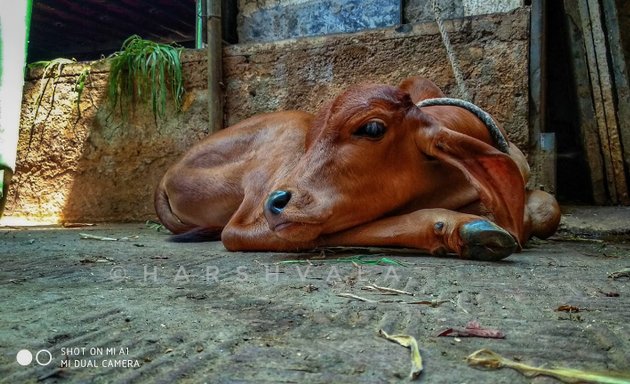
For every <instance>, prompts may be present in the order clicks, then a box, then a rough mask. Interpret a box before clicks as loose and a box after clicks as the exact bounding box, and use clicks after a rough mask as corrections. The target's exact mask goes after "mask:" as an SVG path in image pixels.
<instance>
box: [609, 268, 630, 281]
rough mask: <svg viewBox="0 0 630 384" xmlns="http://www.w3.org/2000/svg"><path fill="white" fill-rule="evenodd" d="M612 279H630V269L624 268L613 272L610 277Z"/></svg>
mask: <svg viewBox="0 0 630 384" xmlns="http://www.w3.org/2000/svg"><path fill="white" fill-rule="evenodd" d="M608 277H609V278H611V279H618V278H620V277H630V268H624V269H621V270H619V271H616V272H613V273H611V274H609V275H608Z"/></svg>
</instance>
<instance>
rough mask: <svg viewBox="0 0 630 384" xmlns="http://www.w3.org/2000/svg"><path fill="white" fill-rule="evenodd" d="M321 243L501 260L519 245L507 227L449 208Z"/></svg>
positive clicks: (411, 215) (419, 213)
mask: <svg viewBox="0 0 630 384" xmlns="http://www.w3.org/2000/svg"><path fill="white" fill-rule="evenodd" d="M318 245H320V246H383V247H388V246H394V247H407V248H417V249H422V250H425V251H428V252H430V253H431V254H438V255H439V254H444V253H449V252H452V253H456V254H457V255H458V256H459V257H460V258H464V259H474V260H491V261H495V260H500V259H503V258H505V257H507V256H509V255H510V254H512V253H513V252H514V251H516V249H517V248H518V244H517V243H516V241H515V239H514V238H513V237H512V235H510V234H509V233H508V232H507V231H506V230H504V229H503V228H501V227H499V226H498V225H496V224H494V223H492V222H491V221H489V220H487V219H485V218H483V217H481V216H476V215H470V214H466V213H461V212H456V211H451V210H447V209H439V208H436V209H422V210H419V211H415V212H412V213H409V214H405V215H400V216H393V217H388V218H385V219H382V220H377V221H374V222H370V223H368V224H364V225H360V226H358V227H355V228H351V229H349V230H347V231H343V232H339V233H335V234H331V235H326V236H323V237H322V238H321V241H320V243H318Z"/></svg>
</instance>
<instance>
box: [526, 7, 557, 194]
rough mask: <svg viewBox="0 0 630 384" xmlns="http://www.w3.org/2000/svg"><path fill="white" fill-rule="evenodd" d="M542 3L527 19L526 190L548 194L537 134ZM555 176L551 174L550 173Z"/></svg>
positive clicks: (543, 85)
mask: <svg viewBox="0 0 630 384" xmlns="http://www.w3.org/2000/svg"><path fill="white" fill-rule="evenodd" d="M545 9H546V0H533V1H532V5H531V16H530V30H531V37H530V46H529V144H530V153H531V154H532V156H531V160H530V162H531V166H532V170H533V172H532V177H531V179H530V181H529V185H528V187H529V188H532V189H544V190H547V191H548V190H550V189H552V187H551V186H546V185H544V182H545V181H544V180H546V178H545V177H544V175H543V174H544V173H545V172H547V171H546V170H545V169H543V168H544V167H543V161H542V151H541V145H540V144H541V143H540V137H541V136H540V134H541V133H543V132H545V116H546V109H545V107H546V105H547V102H546V95H547V81H546V73H547V68H546V64H547V62H546V57H545V52H546V46H547V40H546V38H545V36H546V29H547V28H546V26H547V25H546V15H545ZM554 172H555V170H554Z"/></svg>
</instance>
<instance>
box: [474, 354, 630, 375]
mask: <svg viewBox="0 0 630 384" xmlns="http://www.w3.org/2000/svg"><path fill="white" fill-rule="evenodd" d="M466 362H467V363H468V365H470V366H478V367H482V368H486V369H500V368H503V367H508V368H512V369H514V370H517V371H519V372H520V373H522V374H523V375H525V376H527V377H536V376H541V375H543V376H550V377H553V378H556V379H558V380H561V381H563V382H565V383H584V382H587V383H597V384H628V383H630V375H629V374H625V373H624V374H615V373H611V372H605V373H599V372H588V371H581V370H578V369H569V368H550V369H547V368H536V367H532V366H530V365H527V364H522V363H518V362H516V361H513V360H509V359H506V358H504V357H502V356H501V355H499V354H498V353H496V352H493V351H491V350H489V349H480V350H478V351H476V352H473V353H472V354H470V355H469V356H468V357H467V358H466Z"/></svg>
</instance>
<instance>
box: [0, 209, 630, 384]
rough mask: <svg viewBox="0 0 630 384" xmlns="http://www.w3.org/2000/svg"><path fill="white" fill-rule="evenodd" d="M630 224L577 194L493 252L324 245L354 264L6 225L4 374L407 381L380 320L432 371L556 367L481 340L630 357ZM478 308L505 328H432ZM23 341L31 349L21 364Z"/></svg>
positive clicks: (448, 379)
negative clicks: (411, 344) (493, 362)
mask: <svg viewBox="0 0 630 384" xmlns="http://www.w3.org/2000/svg"><path fill="white" fill-rule="evenodd" d="M629 230H630V210H628V209H626V208H598V209H584V208H581V209H573V210H568V211H567V212H566V214H565V216H564V219H563V227H562V230H561V231H560V232H559V234H558V235H557V236H556V237H554V238H553V239H551V240H547V241H533V242H530V243H529V244H528V246H527V248H526V249H525V250H524V251H523V252H522V253H520V254H516V255H513V256H510V257H509V258H508V259H506V260H504V261H502V262H498V263H489V262H473V261H461V260H457V259H452V258H437V257H428V256H422V255H418V254H416V253H413V252H411V253H409V252H402V251H393V250H373V249H370V250H363V249H353V250H343V251H341V250H335V251H334V252H333V251H328V252H326V254H327V255H328V256H329V258H333V259H337V258H346V259H347V258H349V257H353V256H357V255H364V257H361V258H359V259H358V260H359V263H355V264H353V263H351V262H334V261H331V260H328V261H325V260H318V259H319V258H320V257H321V256H320V255H319V254H317V253H314V254H277V253H251V254H245V253H228V252H226V251H225V250H224V249H223V247H222V245H221V244H220V243H199V244H174V243H169V242H167V241H166V238H167V236H166V235H165V234H163V233H160V232H157V231H156V230H154V229H151V228H148V227H147V226H146V225H145V224H125V225H98V226H94V227H83V228H72V229H68V228H36V229H35V228H31V229H25V228H6V227H5V228H0V242H1V244H2V247H1V250H0V252H2V256H1V257H2V265H1V267H0V325H1V328H0V351H1V354H0V381H1V382H7V383H21V382H43V383H55V382H86V383H87V382H96V383H99V382H103V383H104V382H117V383H118V382H148V383H153V382H158V383H161V382H163V383H171V382H176V381H177V382H185V383H186V382H190V383H199V382H208V383H217V382H219V383H220V382H238V383H261V382H274V383H275V382H283V383H284V382H290V383H307V382H308V383H341V382H361V383H384V382H399V381H407V377H408V374H409V370H410V359H409V351H408V350H406V349H405V348H403V347H401V346H399V345H396V344H394V343H391V342H388V341H387V340H385V339H383V338H380V337H379V336H378V330H379V329H384V330H385V331H387V332H388V333H403V334H408V335H411V336H414V337H415V338H416V339H417V341H418V343H419V345H420V350H421V354H422V357H423V359H424V364H425V370H424V373H423V374H422V376H421V378H420V381H421V382H426V383H528V382H536V383H547V382H548V383H552V382H555V380H553V379H550V378H541V377H539V378H535V379H530V378H526V377H524V376H522V375H521V374H520V373H518V372H516V371H514V370H511V369H507V368H506V369H502V370H498V371H484V370H479V369H475V368H472V367H469V366H467V364H466V362H465V358H466V356H467V355H469V354H470V353H472V352H474V351H476V350H478V349H480V348H489V349H492V350H493V351H495V352H498V353H500V354H501V355H503V356H504V357H507V358H510V359H517V360H518V361H520V362H522V363H526V364H531V365H535V366H545V367H553V366H559V367H571V368H577V369H585V370H596V371H624V370H625V371H626V372H628V371H630V326H629V324H628V322H629V319H630V278H628V277H620V278H616V279H614V278H611V277H609V275H610V273H612V272H615V271H618V270H621V269H623V268H626V267H630V243H628V242H626V239H628V234H629V233H630V232H629ZM82 233H87V234H90V235H93V236H106V237H111V238H115V239H120V238H122V237H126V239H120V240H118V241H105V240H94V239H82V238H81V234H82ZM601 239H604V240H601ZM382 258H386V259H385V260H381V259H382ZM309 259H310V262H307V260H309ZM292 260H299V261H302V262H303V263H286V261H292ZM376 260H381V261H385V262H387V261H388V260H395V261H397V262H399V263H402V264H403V265H398V264H382V265H371V264H369V261H376ZM368 284H376V285H379V286H384V287H390V288H396V289H400V290H405V291H408V292H411V293H413V294H414V295H413V296H409V295H383V294H379V293H378V292H374V291H370V290H366V289H365V288H364V287H365V286H366V285H368ZM346 293H350V294H354V295H357V296H360V297H362V298H366V299H369V300H371V301H358V300H355V299H352V298H347V297H342V296H339V295H340V294H346ZM409 302H425V303H424V304H410V303H409ZM427 302H428V304H427ZM432 302H433V303H434V305H430V304H431V303H432ZM561 306H572V307H575V308H577V309H579V312H574V313H570V312H564V311H558V310H557V309H558V308H559V307H561ZM471 320H477V321H479V323H480V324H481V326H483V327H488V328H495V329H499V330H501V331H502V332H503V333H504V334H505V338H504V339H487V338H473V337H459V338H454V337H438V336H437V334H438V333H440V332H441V331H442V330H444V329H447V328H450V327H457V328H463V327H464V326H465V325H466V324H467V323H468V322H469V321H471ZM22 349H26V350H29V351H31V353H32V355H33V362H32V363H30V364H28V365H26V366H21V365H20V364H18V363H17V362H16V355H17V353H18V351H20V350H22ZM38 361H39V363H42V364H45V363H48V362H49V361H50V363H49V364H47V365H41V364H38ZM103 365H106V366H105V367H103ZM108 365H114V366H108Z"/></svg>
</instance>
